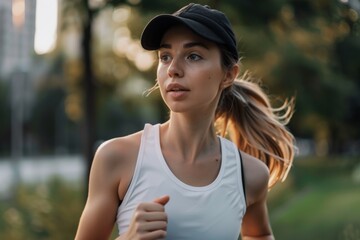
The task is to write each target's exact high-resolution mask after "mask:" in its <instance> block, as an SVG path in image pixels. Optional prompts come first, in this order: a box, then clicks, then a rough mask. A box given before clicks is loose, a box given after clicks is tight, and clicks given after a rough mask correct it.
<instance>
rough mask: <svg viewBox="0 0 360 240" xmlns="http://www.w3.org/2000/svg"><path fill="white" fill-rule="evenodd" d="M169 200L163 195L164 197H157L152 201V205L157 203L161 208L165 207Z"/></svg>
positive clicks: (167, 196) (168, 197)
mask: <svg viewBox="0 0 360 240" xmlns="http://www.w3.org/2000/svg"><path fill="white" fill-rule="evenodd" d="M169 200H170V196H169V195H165V196H162V197H159V198H155V199H154V200H153V202H154V203H159V204H161V205H163V206H165V204H167V203H168V202H169Z"/></svg>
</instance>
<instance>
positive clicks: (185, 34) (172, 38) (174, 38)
mask: <svg viewBox="0 0 360 240" xmlns="http://www.w3.org/2000/svg"><path fill="white" fill-rule="evenodd" d="M182 41H191V42H201V43H203V44H206V45H208V46H209V47H211V46H216V44H215V43H213V42H211V41H209V40H207V39H205V38H203V37H201V36H199V35H198V34H196V33H194V32H193V31H192V30H191V29H189V28H187V27H186V26H184V25H175V26H172V27H170V28H169V29H168V30H167V31H166V32H165V34H164V35H163V37H162V39H161V44H164V43H166V44H168V43H170V42H182Z"/></svg>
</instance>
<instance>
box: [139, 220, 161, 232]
mask: <svg viewBox="0 0 360 240" xmlns="http://www.w3.org/2000/svg"><path fill="white" fill-rule="evenodd" d="M166 227H167V222H165V221H152V222H145V223H142V224H141V225H139V230H140V231H142V232H152V231H157V230H166Z"/></svg>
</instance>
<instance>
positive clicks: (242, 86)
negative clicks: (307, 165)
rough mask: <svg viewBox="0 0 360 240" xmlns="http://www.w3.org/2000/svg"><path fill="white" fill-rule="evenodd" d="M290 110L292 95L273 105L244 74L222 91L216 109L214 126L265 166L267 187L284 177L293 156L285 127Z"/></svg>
mask: <svg viewBox="0 0 360 240" xmlns="http://www.w3.org/2000/svg"><path fill="white" fill-rule="evenodd" d="M293 112H294V98H291V99H290V100H289V101H285V102H284V103H283V105H282V106H280V107H279V108H273V107H272V106H271V104H270V101H269V98H268V96H267V95H266V94H265V93H264V92H263V90H262V89H261V87H260V86H259V85H258V84H257V83H254V82H252V81H249V78H248V75H244V77H243V78H242V79H237V80H235V82H234V84H233V85H232V86H231V87H229V88H227V89H225V90H224V91H223V92H222V96H221V98H220V101H219V104H218V107H217V110H216V117H215V118H216V119H215V120H216V127H217V130H218V132H219V134H220V135H222V136H226V137H229V138H230V139H231V140H232V141H233V142H234V143H235V144H236V145H237V146H238V148H239V149H240V150H241V151H244V152H246V153H248V154H250V155H252V156H254V157H256V158H258V159H260V160H261V161H263V162H264V163H265V164H266V165H267V166H268V168H269V171H270V180H269V188H271V187H272V186H273V185H274V184H275V183H277V182H278V181H284V180H285V179H286V177H287V175H288V172H289V170H290V168H291V165H292V162H293V158H294V151H295V147H294V142H295V140H294V137H293V135H292V134H291V133H290V132H289V131H288V130H287V129H286V127H285V125H286V124H287V123H288V122H289V120H290V118H291V117H292V115H293Z"/></svg>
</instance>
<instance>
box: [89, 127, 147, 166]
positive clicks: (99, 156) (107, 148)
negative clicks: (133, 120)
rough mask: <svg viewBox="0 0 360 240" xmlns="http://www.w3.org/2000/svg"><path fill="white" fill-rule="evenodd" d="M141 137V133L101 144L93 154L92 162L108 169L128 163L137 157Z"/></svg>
mask: <svg viewBox="0 0 360 240" xmlns="http://www.w3.org/2000/svg"><path fill="white" fill-rule="evenodd" d="M141 135H142V131H141V132H137V133H134V134H131V135H128V136H125V137H118V138H113V139H110V140H107V141H105V142H103V143H102V144H101V145H100V146H99V147H98V149H97V151H96V153H95V158H94V161H97V162H102V164H105V165H110V167H111V166H112V167H114V166H118V165H124V164H127V163H129V161H132V160H133V157H134V156H135V155H137V152H138V150H139V147H140V139H141Z"/></svg>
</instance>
